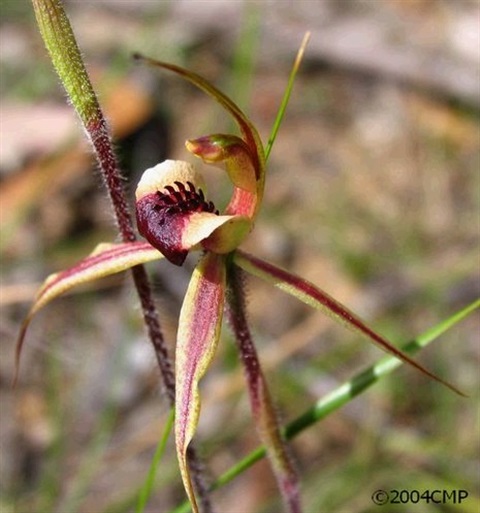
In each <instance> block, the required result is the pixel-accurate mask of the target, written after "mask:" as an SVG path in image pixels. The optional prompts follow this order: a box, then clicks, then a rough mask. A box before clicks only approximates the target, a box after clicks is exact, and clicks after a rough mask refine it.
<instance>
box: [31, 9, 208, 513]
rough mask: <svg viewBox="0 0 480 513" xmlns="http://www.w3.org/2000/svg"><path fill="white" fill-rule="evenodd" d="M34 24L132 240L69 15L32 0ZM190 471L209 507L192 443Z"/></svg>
mask: <svg viewBox="0 0 480 513" xmlns="http://www.w3.org/2000/svg"><path fill="white" fill-rule="evenodd" d="M32 4H33V8H34V11H35V16H36V19H37V24H38V27H39V30H40V33H41V35H42V38H43V40H44V43H45V46H46V47H47V50H48V52H49V54H50V57H51V59H52V63H53V65H54V68H55V70H56V71H57V73H58V75H59V77H60V79H61V81H62V84H63V86H64V87H65V90H66V92H67V94H68V96H69V98H70V100H71V102H72V105H73V107H74V108H75V110H76V112H77V114H78V116H79V117H80V120H81V122H82V124H83V126H84V128H85V130H86V132H87V135H88V137H89V139H90V141H91V143H92V146H93V149H94V152H95V156H96V158H97V160H98V163H99V165H100V169H101V171H102V176H103V179H104V182H105V184H106V188H107V191H108V194H109V197H110V201H111V204H112V207H113V211H114V214H115V219H116V222H117V226H118V229H119V232H120V235H121V238H122V240H123V241H124V242H133V241H135V240H136V234H135V228H134V224H133V220H132V216H131V214H130V209H129V207H128V202H127V199H126V195H125V191H124V187H123V182H122V177H121V173H120V169H119V165H118V160H117V157H116V155H115V152H114V150H113V144H112V140H111V137H110V133H109V129H108V125H107V122H106V120H105V117H104V115H103V112H102V109H101V107H100V104H99V102H98V99H97V96H96V94H95V91H94V89H93V87H92V84H91V82H90V78H89V75H88V72H87V70H86V68H85V65H84V63H83V59H82V56H81V53H80V50H79V48H78V45H77V42H76V39H75V35H74V33H73V30H72V27H71V25H70V21H69V19H68V17H67V15H66V13H65V10H64V8H63V5H62V2H61V1H60V0H32ZM132 276H133V281H134V284H135V288H136V290H137V294H138V297H139V299H140V303H141V307H142V312H143V319H144V322H145V325H146V327H147V331H148V335H149V338H150V340H151V342H152V345H153V347H154V350H155V355H156V358H157V362H158V365H159V368H160V373H161V376H162V381H163V385H164V388H165V390H166V394H167V397H168V401H169V403H170V405H171V406H173V405H174V404H175V377H174V371H173V366H172V362H171V359H170V356H169V354H168V350H167V347H166V344H165V340H164V337H163V333H162V330H161V327H160V322H159V318H158V313H157V309H156V306H155V302H154V299H153V294H152V290H151V287H150V283H149V280H148V276H147V273H146V271H145V268H144V267H143V266H141V265H139V266H136V267H134V268H132ZM189 460H190V463H191V466H192V467H193V469H195V470H193V471H192V477H193V481H194V483H195V485H196V487H197V491H198V494H199V497H201V498H202V502H203V503H204V509H205V511H210V506H209V501H208V492H207V488H206V486H205V485H204V484H203V479H202V477H201V476H200V475H199V474H198V469H199V468H200V463H199V461H198V458H197V456H196V453H195V451H194V449H191V450H190V451H189Z"/></svg>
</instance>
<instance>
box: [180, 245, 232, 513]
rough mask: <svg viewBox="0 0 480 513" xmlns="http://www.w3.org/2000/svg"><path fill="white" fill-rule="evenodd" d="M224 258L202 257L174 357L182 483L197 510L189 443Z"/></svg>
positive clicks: (216, 322)
mask: <svg viewBox="0 0 480 513" xmlns="http://www.w3.org/2000/svg"><path fill="white" fill-rule="evenodd" d="M225 258H226V257H224V256H222V255H217V254H215V253H207V254H206V255H204V256H203V257H202V259H201V260H200V262H199V263H198V264H197V266H196V268H195V270H194V271H193V275H192V278H191V280H190V284H189V286H188V289H187V293H186V295H185V299H184V301H183V305H182V309H181V312H180V319H179V327H178V334H177V347H176V358H175V370H176V372H175V374H176V398H175V444H176V448H177V456H178V461H179V465H180V472H181V474H182V480H183V484H184V486H185V490H186V492H187V494H188V497H189V499H190V502H191V505H192V508H193V511H194V512H195V513H198V507H197V504H196V500H195V494H194V491H193V487H192V483H191V479H190V474H189V469H188V465H187V448H188V444H189V443H190V441H191V440H192V438H193V435H194V433H195V430H196V427H197V424H198V417H199V414H200V396H199V392H198V383H199V381H200V378H201V377H202V376H203V374H204V373H205V371H206V370H207V367H208V365H209V364H210V362H211V360H212V358H213V355H214V353H215V349H216V347H217V344H218V340H219V337H220V329H221V323H222V316H223V305H224V301H225V279H226V277H225V274H226V273H225Z"/></svg>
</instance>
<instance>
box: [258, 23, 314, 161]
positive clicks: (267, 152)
mask: <svg viewBox="0 0 480 513" xmlns="http://www.w3.org/2000/svg"><path fill="white" fill-rule="evenodd" d="M309 39H310V32H306V33H305V35H304V36H303V40H302V44H301V45H300V48H299V50H298V53H297V56H296V58H295V62H294V63H293V68H292V71H291V72H290V76H289V77H288V83H287V88H286V89H285V93H284V95H283V98H282V103H281V104H280V108H279V109H278V113H277V117H276V118H275V122H274V123H273V127H272V132H271V134H270V137H269V138H268V142H267V146H266V147H265V161H267V160H268V157H269V155H270V152H271V151H272V146H273V143H274V142H275V139H276V137H277V134H278V130H279V129H280V125H281V123H282V120H283V116H284V115H285V111H286V109H287V105H288V102H289V100H290V95H291V94H292V89H293V83H294V82H295V77H296V76H297V73H298V69H299V67H300V63H301V62H302V59H303V54H304V53H305V48H306V46H307V43H308V40H309Z"/></svg>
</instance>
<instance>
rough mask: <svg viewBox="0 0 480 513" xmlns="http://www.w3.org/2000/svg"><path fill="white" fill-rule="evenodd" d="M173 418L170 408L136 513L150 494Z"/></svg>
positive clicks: (141, 511) (173, 414) (141, 510)
mask: <svg viewBox="0 0 480 513" xmlns="http://www.w3.org/2000/svg"><path fill="white" fill-rule="evenodd" d="M174 418H175V410H174V409H173V408H171V409H170V413H169V414H168V418H167V423H166V424H165V429H164V431H163V435H162V437H161V438H160V440H159V442H158V445H157V448H156V450H155V454H154V455H153V459H152V463H151V464H150V469H149V471H148V474H147V478H146V479H145V483H144V484H143V486H142V488H141V490H140V494H139V496H138V502H137V508H136V510H135V512H136V513H143V512H144V511H145V506H146V505H147V502H148V499H149V498H150V495H151V494H152V490H153V485H154V483H155V476H156V474H157V468H158V465H159V463H160V460H161V459H162V456H163V453H164V452H165V447H166V445H167V441H168V437H169V436H170V433H171V431H172V427H173V420H174Z"/></svg>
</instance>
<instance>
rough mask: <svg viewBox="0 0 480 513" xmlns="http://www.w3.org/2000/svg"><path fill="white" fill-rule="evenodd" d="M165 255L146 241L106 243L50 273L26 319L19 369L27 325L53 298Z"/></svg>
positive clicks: (18, 350)
mask: <svg viewBox="0 0 480 513" xmlns="http://www.w3.org/2000/svg"><path fill="white" fill-rule="evenodd" d="M161 258H162V255H161V254H160V253H159V252H158V251H157V250H156V249H155V248H153V247H152V246H150V244H148V243H146V242H124V243H120V244H107V243H103V244H99V245H98V246H97V247H96V248H95V249H94V250H93V252H92V253H90V255H88V256H87V257H86V258H84V259H83V260H80V262H78V263H77V264H76V265H74V266H73V267H71V268H69V269H66V270H64V271H61V272H58V273H55V274H51V275H50V276H48V278H47V279H46V280H45V281H44V282H43V284H42V286H41V287H40V288H39V290H38V291H37V294H36V297H35V301H34V303H33V305H32V307H31V309H30V311H29V312H28V315H27V317H26V318H25V320H24V321H23V324H22V328H21V330H20V334H19V337H18V340H17V346H16V366H17V369H18V364H19V360H20V353H21V350H22V346H23V341H24V338H25V334H26V331H27V328H28V326H29V324H30V322H31V320H32V318H33V317H34V315H35V314H36V313H37V312H38V311H39V310H40V309H41V308H43V307H44V306H46V305H47V304H48V303H50V301H53V300H54V299H55V298H57V297H59V296H61V295H63V294H65V293H66V292H68V291H69V290H71V289H72V288H74V287H76V286H78V285H82V284H85V283H89V282H93V281H95V280H98V279H100V278H105V277H107V276H111V275H112V274H116V273H119V272H122V271H126V270H127V269H130V268H132V267H134V266H136V265H140V264H145V263H147V262H151V261H153V260H159V259H161Z"/></svg>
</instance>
